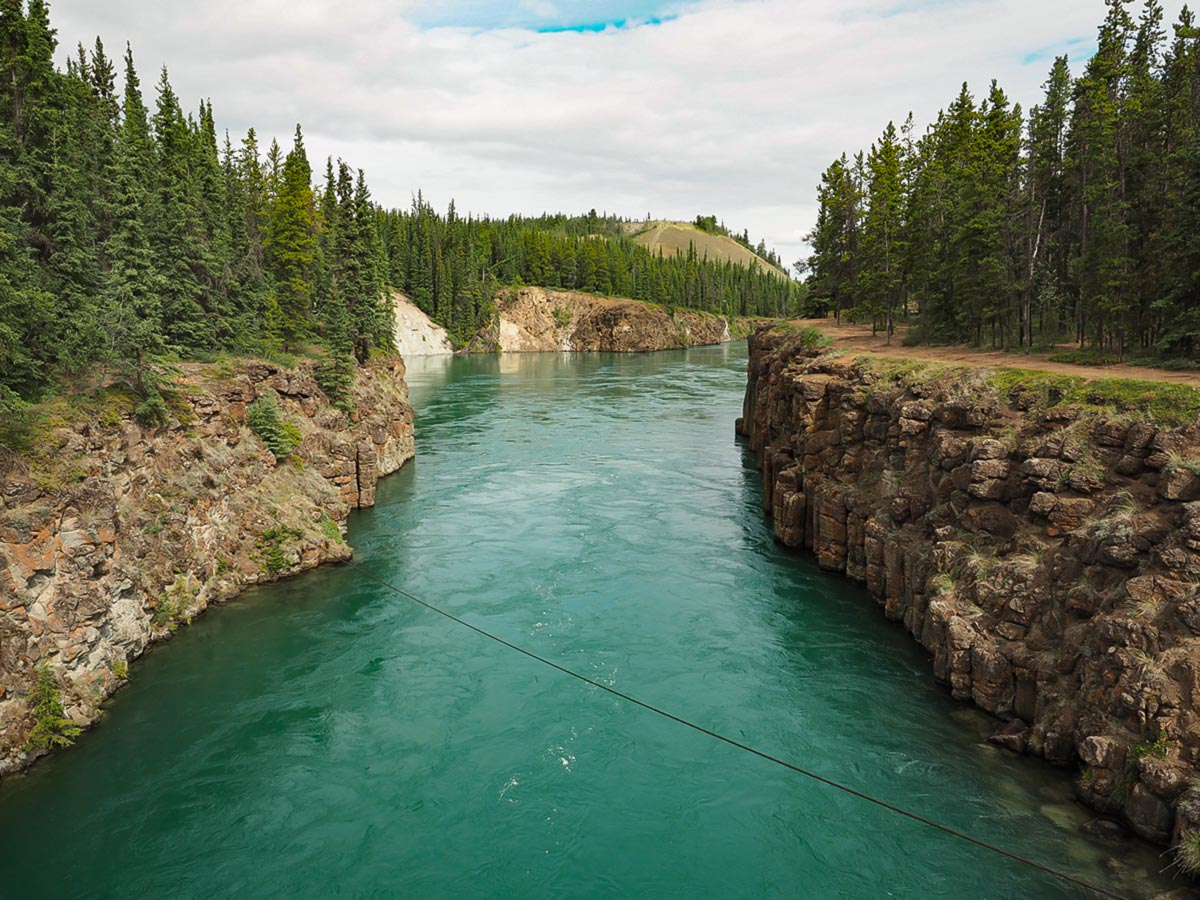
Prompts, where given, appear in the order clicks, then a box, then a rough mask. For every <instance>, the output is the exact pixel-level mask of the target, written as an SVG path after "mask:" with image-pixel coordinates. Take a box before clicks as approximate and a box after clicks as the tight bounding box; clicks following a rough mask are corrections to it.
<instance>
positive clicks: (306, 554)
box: [0, 357, 413, 774]
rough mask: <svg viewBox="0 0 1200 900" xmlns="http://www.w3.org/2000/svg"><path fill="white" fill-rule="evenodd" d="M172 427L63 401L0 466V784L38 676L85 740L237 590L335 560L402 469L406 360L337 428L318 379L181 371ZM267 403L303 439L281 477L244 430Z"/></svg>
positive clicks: (14, 764) (215, 368) (128, 406)
mask: <svg viewBox="0 0 1200 900" xmlns="http://www.w3.org/2000/svg"><path fill="white" fill-rule="evenodd" d="M184 369H185V371H184V374H183V377H182V379H181V381H180V383H179V385H178V386H177V387H176V388H175V389H174V390H172V392H171V394H170V398H171V399H170V416H169V420H168V422H167V423H166V424H165V425H162V426H159V427H153V428H146V427H143V426H141V425H139V424H138V422H137V421H136V419H135V417H134V416H133V415H132V402H134V401H131V400H130V398H129V397H128V396H127V395H123V394H121V393H120V392H114V391H109V392H106V393H104V394H102V395H100V396H101V397H102V398H103V399H99V400H96V399H91V400H88V401H86V402H84V401H80V404H77V405H71V404H69V403H62V402H60V403H59V404H57V406H55V407H52V408H51V412H50V413H49V414H47V416H46V417H45V421H43V422H42V425H41V431H40V432H39V434H37V436H36V443H35V444H34V445H33V446H32V447H31V448H30V451H29V452H28V453H23V454H20V455H17V454H12V453H9V454H6V455H0V563H2V566H0V774H3V773H5V772H11V771H14V770H16V769H19V768H21V767H23V766H25V765H28V764H29V763H30V762H32V760H33V759H34V758H35V757H36V756H38V755H40V754H41V753H44V752H45V749H44V748H39V747H35V746H31V745H30V744H29V740H30V731H31V729H33V728H34V727H35V726H36V725H37V721H38V720H37V717H36V716H35V714H34V711H33V710H32V709H31V698H33V697H34V696H36V694H35V684H36V682H37V680H38V678H37V672H38V670H39V669H42V670H43V671H49V672H50V673H51V674H52V676H53V678H54V680H55V682H56V683H57V687H58V689H59V691H60V693H61V698H62V701H63V705H64V707H65V710H64V712H65V717H66V719H67V720H69V722H70V723H72V725H73V726H87V725H88V724H90V723H91V722H93V721H94V720H95V719H96V718H97V716H98V715H99V712H100V704H101V702H102V701H103V700H104V698H105V697H107V696H108V695H109V694H110V693H112V692H113V691H114V690H115V689H117V688H118V687H119V686H120V685H121V684H122V683H123V682H124V680H125V678H126V677H127V668H128V663H129V661H130V660H132V659H134V658H135V657H137V656H139V655H140V654H141V653H142V652H143V651H144V650H145V649H146V647H147V646H148V645H149V644H151V643H153V642H154V641H157V640H160V639H163V638H165V637H167V636H169V635H170V634H171V633H172V632H173V631H174V630H175V629H176V628H177V627H178V626H179V625H181V624H185V623H187V622H190V621H191V619H192V618H193V617H194V616H196V615H198V614H199V613H201V612H203V611H204V610H205V609H206V608H207V606H208V605H209V604H211V603H216V602H220V601H222V600H227V599H229V598H231V597H233V596H235V595H236V594H238V593H239V592H240V591H241V590H242V589H243V588H245V587H246V586H247V585H251V584H257V583H262V582H268V581H274V580H277V579H279V578H283V577H286V576H288V575H293V574H296V573H298V572H301V571H305V570H307V569H311V568H313V567H315V566H317V565H320V564H321V563H323V562H327V561H344V560H347V559H349V558H350V556H351V551H350V548H349V547H348V545H347V544H346V543H345V541H344V539H343V534H344V531H345V525H344V523H345V520H346V518H347V516H348V515H349V513H350V510H351V509H356V508H363V507H368V506H371V505H373V504H374V502H375V485H376V482H377V480H378V479H379V478H380V477H381V476H383V475H386V474H388V473H390V472H393V471H395V470H396V469H398V468H399V467H400V466H401V465H403V464H404V462H405V461H406V460H408V459H409V458H411V457H412V455H413V428H412V409H411V407H410V406H409V405H408V402H407V399H408V388H407V385H406V384H405V382H404V365H403V363H402V362H401V360H400V358H399V357H391V358H387V359H380V360H373V361H371V362H370V363H369V364H368V365H367V366H365V367H363V368H360V369H359V370H358V372H357V374H356V380H355V385H354V386H353V389H352V398H351V402H350V403H349V404H346V408H347V409H350V408H351V407H352V408H353V412H350V413H349V414H347V412H344V411H342V410H339V409H337V408H335V407H334V406H333V405H332V404H331V403H330V401H329V399H328V398H327V397H326V396H325V394H324V393H323V392H322V391H321V389H320V388H319V387H318V385H317V383H316V381H315V380H314V377H313V370H312V364H311V363H304V364H302V365H301V367H300V368H298V369H295V370H285V369H283V368H281V367H279V366H274V365H269V364H265V363H236V364H229V363H226V364H217V365H211V366H200V365H189V366H186V367H184ZM267 396H271V397H273V398H275V399H276V403H277V406H278V407H279V409H280V410H281V411H282V413H283V415H284V417H285V419H286V420H287V421H288V422H289V423H290V425H291V426H293V427H294V428H295V429H296V432H295V436H296V437H298V438H300V442H299V445H298V446H297V448H296V449H295V451H294V452H292V453H291V454H290V456H288V457H287V458H286V459H284V460H283V461H277V460H276V458H275V456H274V454H273V453H272V452H271V451H269V450H268V449H267V448H266V447H265V446H264V444H263V442H262V440H260V438H259V437H258V436H257V435H256V434H255V433H254V432H252V431H251V430H250V429H249V428H248V427H247V424H246V417H247V408H248V406H249V405H250V404H251V403H253V402H254V401H255V400H256V399H258V398H263V397H267Z"/></svg>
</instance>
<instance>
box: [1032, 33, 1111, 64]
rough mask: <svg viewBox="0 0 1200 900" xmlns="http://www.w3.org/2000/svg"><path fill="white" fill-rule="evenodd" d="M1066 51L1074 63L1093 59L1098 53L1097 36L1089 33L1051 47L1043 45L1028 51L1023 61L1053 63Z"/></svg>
mask: <svg viewBox="0 0 1200 900" xmlns="http://www.w3.org/2000/svg"><path fill="white" fill-rule="evenodd" d="M1064 53H1065V54H1066V55H1067V56H1069V57H1070V58H1071V62H1072V63H1077V62H1083V61H1084V60H1087V59H1091V58H1092V56H1094V55H1095V53H1096V38H1095V37H1094V36H1091V35H1089V36H1088V37H1077V38H1071V39H1070V40H1069V41H1063V42H1062V43H1059V44H1055V45H1053V46H1051V47H1041V48H1039V49H1037V50H1032V51H1030V52H1029V53H1026V54H1025V56H1024V57H1023V58H1022V59H1021V62H1022V63H1024V64H1025V65H1027V66H1032V65H1036V64H1038V63H1051V62H1053V61H1054V59H1055V58H1056V57H1059V56H1062V55H1063V54H1064Z"/></svg>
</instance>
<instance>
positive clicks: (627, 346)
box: [471, 287, 730, 353]
mask: <svg viewBox="0 0 1200 900" xmlns="http://www.w3.org/2000/svg"><path fill="white" fill-rule="evenodd" d="M496 303H497V307H498V312H497V318H496V321H495V322H494V323H493V324H492V325H491V326H489V327H488V328H485V329H484V330H483V331H481V332H480V334H479V336H478V337H476V338H475V340H474V341H472V343H471V349H472V350H475V351H497V350H498V351H501V352H504V353H513V352H516V353H519V352H532V351H555V350H557V351H564V350H604V351H611V352H617V353H626V352H636V351H644V350H676V349H679V348H682V347H691V346H698V345H702V344H720V343H724V342H725V341H728V340H730V331H729V323H728V322H727V321H726V320H725V319H724V318H722V317H720V316H712V315H705V314H703V313H697V312H690V311H686V310H679V311H677V312H675V313H673V314H672V313H668V312H667V310H666V309H664V308H662V307H657V306H651V305H650V304H647V303H640V302H638V301H636V300H622V299H619V298H614V297H598V296H596V295H594V294H581V293H578V292H575V291H550V290H545V289H543V288H537V287H524V288H519V289H516V290H505V291H501V292H500V294H498V295H497V297H496Z"/></svg>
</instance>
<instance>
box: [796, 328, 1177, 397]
mask: <svg viewBox="0 0 1200 900" xmlns="http://www.w3.org/2000/svg"><path fill="white" fill-rule="evenodd" d="M794 324H796V325H811V326H812V327H813V328H817V329H820V330H821V331H823V332H824V333H825V334H827V335H829V337H830V338H831V339H832V340H833V343H834V346H835V347H838V348H840V349H843V350H848V351H849V352H850V353H851V354H852V355H854V356H882V357H888V358H891V359H926V360H929V361H931V362H939V363H945V364H947V365H956V366H977V367H979V368H987V369H1030V370H1033V371H1037V372H1053V373H1055V374H1058V375H1074V376H1076V377H1078V378H1086V379H1088V380H1095V379H1097V378H1132V379H1135V380H1137V381H1165V382H1170V383H1171V384H1187V385H1191V386H1193V387H1200V371H1191V372H1169V371H1166V370H1164V369H1148V368H1145V367H1143V366H1129V365H1118V366H1075V365H1071V364H1070V363H1060V362H1052V361H1051V360H1050V356H1051V354H1047V353H1030V354H1028V355H1025V354H1020V353H1005V352H1003V351H1001V350H973V349H971V348H969V347H961V346H957V347H904V346H902V345H901V343H900V341H901V338H903V337H904V331H903V330H902V329H901V330H898V331H897V332H896V334H894V335H892V343H891V346H888V345H887V343H886V342H885V341H884V338H883V334H882V332H881V333H880V334H878V335H876V336H874V337H872V336H871V327H870V326H869V325H847V324H842V325H837V324H835V323H834V321H833V319H797V320H795V322H794Z"/></svg>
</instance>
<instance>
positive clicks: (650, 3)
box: [411, 0, 683, 34]
mask: <svg viewBox="0 0 1200 900" xmlns="http://www.w3.org/2000/svg"><path fill="white" fill-rule="evenodd" d="M681 5H683V4H682V3H680V2H678V0H591V2H588V0H517V2H511V0H510V2H497V0H451V2H446V3H420V4H417V5H416V6H415V8H414V9H413V11H412V14H411V17H412V19H413V21H415V22H416V23H417V24H418V25H421V26H422V27H425V28H436V27H439V26H457V27H461V28H477V29H480V30H491V29H496V28H525V29H528V30H530V31H537V32H541V33H543V34H554V33H559V32H569V31H573V32H599V31H604V30H605V29H607V28H625V27H630V26H640V25H661V24H662V23H664V22H668V21H670V20H671V19H673V18H675V15H674V14H673V10H675V9H677V8H678V7H679V6H681Z"/></svg>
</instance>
